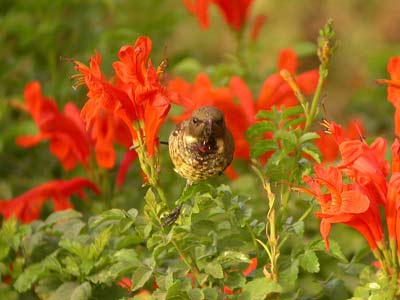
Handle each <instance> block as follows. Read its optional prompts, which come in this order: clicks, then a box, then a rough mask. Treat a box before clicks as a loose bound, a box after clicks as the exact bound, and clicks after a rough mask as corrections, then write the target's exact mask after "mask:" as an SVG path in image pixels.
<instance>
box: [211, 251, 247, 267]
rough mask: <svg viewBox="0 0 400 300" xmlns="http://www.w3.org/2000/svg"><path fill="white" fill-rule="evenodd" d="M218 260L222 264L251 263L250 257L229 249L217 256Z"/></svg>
mask: <svg viewBox="0 0 400 300" xmlns="http://www.w3.org/2000/svg"><path fill="white" fill-rule="evenodd" d="M217 262H219V263H220V264H229V263H249V262H250V259H249V258H248V256H247V255H246V254H244V253H242V252H239V251H231V250H228V251H224V252H223V253H221V254H220V255H219V256H218V257H217Z"/></svg>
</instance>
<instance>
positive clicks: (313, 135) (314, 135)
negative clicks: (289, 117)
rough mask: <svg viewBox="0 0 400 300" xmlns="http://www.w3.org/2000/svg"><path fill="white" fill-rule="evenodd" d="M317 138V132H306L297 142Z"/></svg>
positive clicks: (302, 142) (301, 142)
mask: <svg viewBox="0 0 400 300" xmlns="http://www.w3.org/2000/svg"><path fill="white" fill-rule="evenodd" d="M318 138H319V134H318V133H316V132H306V133H305V134H303V135H302V136H301V137H300V138H299V143H300V144H304V143H305V142H308V141H312V140H315V139H318Z"/></svg>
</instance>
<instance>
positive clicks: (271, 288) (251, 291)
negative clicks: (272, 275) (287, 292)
mask: <svg viewBox="0 0 400 300" xmlns="http://www.w3.org/2000/svg"><path fill="white" fill-rule="evenodd" d="M281 292H282V288H281V286H280V285H279V284H278V283H277V282H275V281H273V280H272V279H267V278H265V277H261V278H256V279H254V280H253V281H250V282H249V283H247V284H246V285H245V286H244V287H243V291H242V294H241V296H242V298H243V299H251V300H264V299H265V298H266V296H268V295H270V294H272V293H281Z"/></svg>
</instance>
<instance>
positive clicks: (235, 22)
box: [183, 0, 253, 31]
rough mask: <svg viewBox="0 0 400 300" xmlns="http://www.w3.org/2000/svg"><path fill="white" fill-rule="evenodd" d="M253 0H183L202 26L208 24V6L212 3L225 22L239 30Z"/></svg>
mask: <svg viewBox="0 0 400 300" xmlns="http://www.w3.org/2000/svg"><path fill="white" fill-rule="evenodd" d="M252 2H253V0H183V3H184V4H185V6H186V8H187V9H188V10H189V12H190V13H192V14H194V15H197V17H198V19H199V23H200V25H201V27H202V28H207V27H208V25H209V17H208V6H209V5H210V4H211V3H214V4H215V5H216V6H218V8H219V9H220V12H221V14H222V15H223V17H224V19H225V21H226V23H227V24H228V25H229V26H231V27H232V28H233V29H234V30H235V31H240V30H241V29H242V28H243V27H244V24H245V22H246V20H247V18H248V12H249V8H250V5H251V4H252Z"/></svg>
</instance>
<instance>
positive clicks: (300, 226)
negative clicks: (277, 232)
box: [292, 220, 304, 236]
mask: <svg viewBox="0 0 400 300" xmlns="http://www.w3.org/2000/svg"><path fill="white" fill-rule="evenodd" d="M292 227H293V230H294V232H295V233H296V235H297V236H302V235H303V234H304V222H303V221H300V220H299V221H297V222H295V223H293V225H292Z"/></svg>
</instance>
